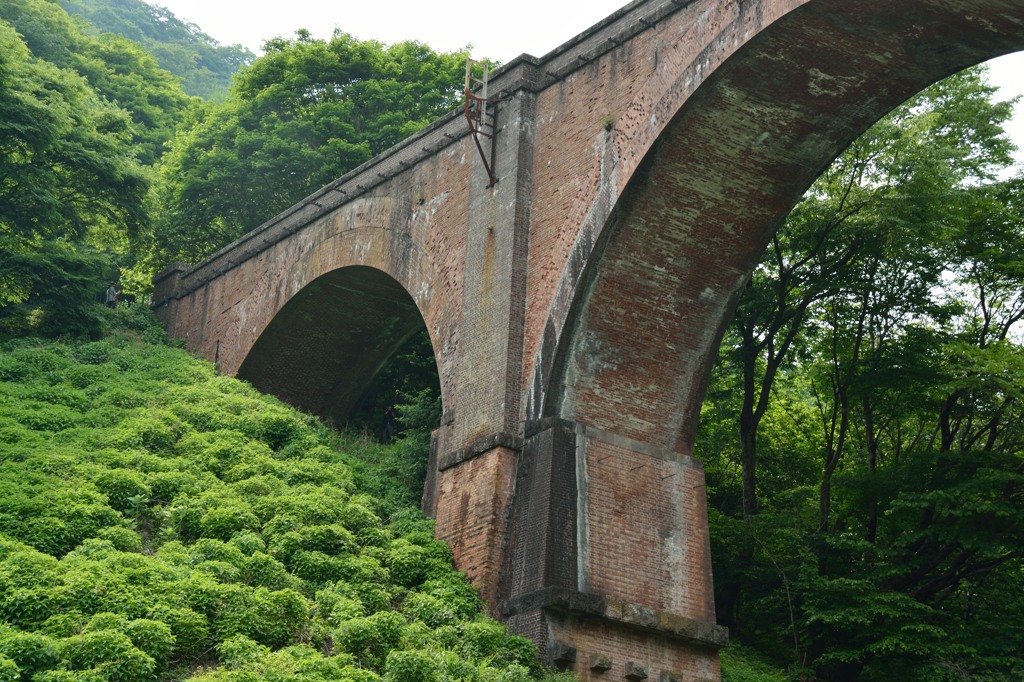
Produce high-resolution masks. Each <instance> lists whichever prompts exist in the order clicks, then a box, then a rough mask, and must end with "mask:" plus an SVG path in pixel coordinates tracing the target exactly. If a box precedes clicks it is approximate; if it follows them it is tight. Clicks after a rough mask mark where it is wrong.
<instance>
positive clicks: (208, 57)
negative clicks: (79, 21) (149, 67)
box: [60, 0, 256, 102]
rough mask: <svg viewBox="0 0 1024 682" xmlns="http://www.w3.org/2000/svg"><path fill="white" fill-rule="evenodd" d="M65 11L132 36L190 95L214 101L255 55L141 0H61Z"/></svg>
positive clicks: (95, 27)
mask: <svg viewBox="0 0 1024 682" xmlns="http://www.w3.org/2000/svg"><path fill="white" fill-rule="evenodd" d="M60 5H61V7H63V8H64V9H65V10H66V11H67V12H69V13H70V14H72V15H73V16H74V15H78V16H80V17H82V18H83V19H84V20H85V21H86V22H87V23H88V25H89V26H90V27H91V29H92V30H90V31H88V32H90V33H110V34H113V35H119V36H123V37H125V38H127V39H128V40H132V41H135V42H136V43H138V44H140V45H141V46H142V47H144V48H145V49H146V51H147V52H149V53H150V54H151V55H153V57H154V58H155V59H156V61H157V63H158V64H159V65H160V67H161V68H163V69H166V70H167V71H170V72H171V73H173V74H174V75H175V76H177V77H178V78H180V79H181V86H182V89H183V90H184V91H185V92H186V93H188V94H189V95H193V96H195V97H202V98H203V99H205V100H208V101H212V102H219V101H221V100H223V99H224V98H225V97H227V94H228V88H229V87H230V86H231V78H232V77H233V76H234V75H235V74H236V73H238V71H239V70H240V69H241V68H242V67H244V66H246V65H248V64H251V63H252V61H253V60H254V59H255V58H256V55H254V54H253V53H252V52H251V51H249V50H248V49H247V48H244V47H242V46H241V45H221V44H219V43H218V42H217V41H216V40H214V39H213V38H211V37H210V36H208V35H206V34H205V33H203V31H202V30H201V29H200V28H199V27H198V26H196V25H195V24H190V23H187V22H185V21H182V20H181V19H179V18H178V17H176V16H174V14H173V13H171V12H170V11H168V10H167V9H166V8H164V7H160V6H156V5H150V4H148V3H145V2H143V1H142V0H61V3H60Z"/></svg>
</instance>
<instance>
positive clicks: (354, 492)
mask: <svg viewBox="0 0 1024 682" xmlns="http://www.w3.org/2000/svg"><path fill="white" fill-rule="evenodd" d="M112 315H113V316H114V318H115V321H119V323H120V324H121V325H127V326H128V327H131V328H134V331H129V330H128V329H127V328H126V327H124V326H122V328H121V329H120V331H118V332H116V333H114V334H113V335H110V336H108V337H105V338H103V339H102V340H99V341H82V342H67V343H63V342H44V341H39V340H33V339H24V340H20V341H7V342H5V343H3V345H2V346H0V463H2V466H0V680H4V681H7V680H19V679H20V680H29V679H31V680H36V681H39V682H63V681H71V680H77V681H83V682H84V681H87V680H88V681H93V680H119V681H122V682H123V681H129V680H163V679H182V678H186V677H190V678H191V679H196V680H206V681H212V680H268V679H270V680H273V679H289V680H310V681H313V680H351V681H359V682H370V681H372V680H380V679H385V680H395V681H396V682H397V681H399V680H400V681H402V682H416V681H418V680H424V681H426V680H438V681H442V680H467V681H480V682H499V681H500V682H520V681H522V682H525V681H526V680H528V679H535V678H536V677H538V676H541V675H542V674H543V673H542V671H541V670H540V669H539V668H538V667H537V663H536V650H535V648H534V646H533V644H531V643H530V642H528V641H527V640H525V639H522V638H519V637H512V636H509V635H508V634H507V633H506V631H505V629H504V628H503V627H502V626H501V625H499V624H498V623H496V622H494V621H493V620H490V619H489V618H487V617H485V616H483V615H482V613H481V603H480V601H479V600H478V598H477V596H476V593H475V591H474V590H473V588H472V587H471V586H470V585H469V584H468V583H467V581H466V580H465V578H464V576H463V575H462V574H460V573H457V572H455V571H454V570H453V568H452V564H451V553H450V550H449V549H448V547H447V545H445V544H444V543H442V542H439V541H436V540H434V539H433V533H432V522H430V521H428V520H426V519H424V518H423V517H422V516H421V515H420V514H419V512H418V511H417V510H416V509H415V508H413V507H409V506H402V504H401V498H402V495H401V494H398V495H396V496H392V501H387V500H384V499H382V498H379V497H373V496H370V495H368V494H365V493H364V492H362V490H363V489H365V488H367V487H369V488H376V489H379V490H383V489H387V488H388V487H390V486H392V485H393V486H395V487H401V484H400V483H398V482H392V481H391V480H387V479H382V478H381V477H382V476H385V474H381V473H380V471H381V467H376V462H377V461H380V462H382V464H383V466H382V468H383V469H385V470H386V469H387V468H388V463H389V458H390V461H391V463H393V462H394V461H395V460H394V458H395V457H401V453H400V451H401V448H402V444H399V445H396V446H393V447H391V448H385V447H381V446H377V447H376V448H375V449H370V450H369V451H368V453H364V455H363V456H364V457H367V456H370V457H372V458H373V460H374V461H371V462H369V463H367V462H360V461H358V460H357V459H356V456H355V455H354V454H353V453H354V452H355V449H357V444H356V442H355V441H345V440H343V439H340V438H339V437H338V436H336V435H334V434H332V433H331V432H329V431H328V430H326V429H325V428H324V427H323V426H321V425H320V424H319V423H317V422H316V421H315V420H313V419H312V418H310V417H307V416H305V415H303V414H301V413H299V412H297V411H295V410H293V409H291V408H289V407H287V406H285V405H283V404H281V403H280V402H279V401H277V400H275V399H272V398H269V397H266V396H262V395H260V394H258V393H257V392H256V391H254V390H253V389H252V388H250V387H249V386H248V385H246V384H244V383H241V382H239V381H235V380H233V379H228V378H224V377H220V376H218V375H217V374H216V372H215V371H214V368H213V367H212V366H211V365H209V364H208V363H205V362H202V361H199V360H196V359H194V358H192V357H190V356H189V355H188V354H186V353H184V352H183V351H181V350H178V349H175V348H172V347H170V346H168V345H166V344H164V343H161V342H160V341H161V338H162V331H161V330H160V329H159V327H157V326H156V325H155V323H154V322H153V321H152V320H151V318H150V317H149V316H148V311H144V310H142V309H141V307H135V308H131V307H122V308H120V309H118V310H117V311H116V312H115V313H113V314H112ZM354 448H355V449H354ZM375 477H377V479H376V480H373V479H374V478H375ZM394 500H399V502H397V503H396V502H395V501H394Z"/></svg>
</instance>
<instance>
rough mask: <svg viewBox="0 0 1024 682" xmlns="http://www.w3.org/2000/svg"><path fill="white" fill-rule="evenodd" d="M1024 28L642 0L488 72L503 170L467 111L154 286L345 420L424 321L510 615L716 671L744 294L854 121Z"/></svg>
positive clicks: (283, 382) (468, 496)
mask: <svg viewBox="0 0 1024 682" xmlns="http://www.w3.org/2000/svg"><path fill="white" fill-rule="evenodd" d="M538 20H543V18H542V17H538ZM1022 48H1024V0H958V1H956V2H954V1H952V0H898V1H897V0H637V1H636V2H633V3H632V4H630V5H628V6H626V7H624V8H622V9H621V10H619V11H618V12H616V13H615V14H613V15H611V16H609V17H608V18H606V19H605V20H604V21H602V22H601V23H599V24H597V25H596V26H594V27H593V28H592V29H590V30H589V31H587V32H585V33H583V34H581V35H580V36H577V37H576V38H574V39H572V40H571V41H569V42H568V43H566V44H564V45H563V46H562V47H560V48H558V49H556V50H555V51H553V52H551V53H550V54H548V55H547V56H546V57H544V58H543V59H536V58H534V57H531V56H529V55H523V56H521V57H519V58H517V59H515V60H513V61H512V62H511V63H509V64H508V65H506V66H505V67H503V68H502V69H501V70H500V71H499V72H498V73H497V74H495V75H493V77H492V80H491V84H490V91H491V94H492V99H496V100H497V107H498V109H497V112H498V128H499V131H498V134H497V137H496V147H495V157H494V162H495V173H496V175H497V179H498V181H497V183H496V184H494V186H493V187H488V184H490V183H489V181H488V174H487V172H486V171H485V168H484V166H483V164H482V161H481V158H480V156H479V155H478V153H477V150H476V147H475V145H474V142H473V140H472V138H471V137H470V135H469V132H468V130H467V124H466V121H465V119H464V118H463V117H462V115H461V112H453V113H452V114H451V115H449V116H446V117H444V118H442V119H440V120H438V121H436V122H435V123H434V124H432V125H431V126H429V127H428V128H426V129H424V130H423V131H421V132H420V133H418V134H416V135H414V136H413V137H411V138H409V139H408V140H406V141H405V142H403V143H401V144H399V145H397V146H395V147H394V148H392V149H391V150H389V151H388V152H386V153H385V154H383V155H381V156H380V157H378V158H376V159H374V160H372V161H370V162H368V163H367V164H365V165H364V166H362V167H360V168H358V169H356V170H354V171H352V172H351V173H349V174H348V175H346V176H345V177H343V178H341V179H339V180H337V181H336V182H334V183H332V184H330V185H329V186H327V187H325V188H323V189H322V190H320V191H318V192H316V193H315V194H313V195H311V196H310V197H309V198H307V199H306V200H304V201H302V202H300V203H299V204H297V205H296V206H294V207H293V208H291V209H289V210H288V211H286V212H285V213H283V214H281V215H280V216H278V217H276V218H274V219H273V220H271V221H270V222H268V223H266V224H264V225H262V226H260V227H259V228H257V229H255V230H254V231H252V232H250V233H249V234H247V235H245V236H244V237H243V238H241V239H240V240H238V241H237V242H235V243H234V244H232V245H230V246H228V247H226V248H225V249H223V250H221V251H220V252H218V253H217V254H215V255H214V256H212V257H211V258H209V259H208V260H206V261H205V262H203V263H201V264H200V265H198V266H196V267H194V268H191V269H186V268H184V267H183V266H176V267H172V268H169V269H168V270H166V271H165V272H163V273H161V275H160V276H158V278H157V282H156V294H155V299H154V300H155V306H156V310H157V311H158V314H159V315H160V316H161V318H162V319H163V320H165V321H166V322H167V324H168V325H169V329H170V331H171V333H172V334H174V335H177V336H179V337H182V338H184V339H185V340H186V342H187V345H188V347H189V348H190V349H191V350H193V351H194V352H196V353H198V354H200V355H203V356H205V357H207V358H210V359H216V361H217V362H218V363H219V366H220V369H221V371H223V372H224V373H226V374H237V375H238V376H240V377H242V378H245V379H247V380H249V381H251V382H252V383H253V384H254V385H256V386H257V387H259V388H261V389H263V390H266V391H268V392H271V393H275V394H277V395H279V396H281V397H282V398H284V399H286V400H288V401H290V402H292V403H294V404H296V405H299V406H301V407H303V408H305V409H307V410H309V411H312V412H314V413H317V414H320V415H323V416H324V417H328V418H334V419H337V420H341V421H344V419H345V417H346V416H347V415H348V413H349V411H350V409H351V408H352V406H353V405H354V404H355V401H356V400H357V399H358V397H359V393H360V391H361V390H362V389H364V388H365V387H366V385H367V384H368V382H369V381H371V380H372V378H373V377H374V376H375V374H376V373H377V372H378V371H379V369H380V367H381V366H382V365H383V364H384V363H385V362H386V361H387V359H388V357H389V356H390V355H391V354H392V353H393V352H394V351H395V350H396V349H397V348H398V347H399V346H400V345H401V344H402V343H403V342H404V341H405V340H406V339H408V338H409V337H410V336H411V335H412V334H414V333H415V332H416V331H418V330H420V329H422V328H423V327H424V325H425V326H426V328H427V329H428V330H429V333H430V337H431V340H432V342H433V347H434V352H435V357H436V360H437V368H438V372H439V375H440V381H441V393H442V399H443V405H444V417H443V423H442V425H441V426H440V428H439V429H438V430H437V431H436V432H435V437H434V447H433V451H432V454H431V463H430V474H429V480H428V484H427V490H426V493H425V496H424V506H425V509H426V510H427V511H428V512H429V513H431V514H432V515H434V516H435V517H436V519H437V534H438V536H439V537H441V538H444V539H445V540H447V541H448V542H449V543H450V544H451V546H452V548H453V550H454V553H455V557H456V561H457V563H458V565H459V566H460V567H461V568H463V569H464V570H466V572H467V573H468V574H469V576H470V577H471V579H472V580H473V581H474V583H475V584H476V585H477V586H478V588H479V589H480V591H481V594H482V595H483V596H484V597H485V599H486V600H487V601H488V602H489V604H490V607H491V609H492V611H493V612H494V613H495V615H497V616H498V617H500V618H502V619H503V620H505V621H506V622H508V623H509V624H510V625H511V626H512V627H513V628H515V629H516V630H517V631H519V632H520V633H523V634H525V635H527V636H529V637H531V638H533V639H534V640H535V641H536V642H538V644H539V645H540V646H541V648H542V651H543V652H544V653H545V655H546V656H547V657H548V659H549V660H551V661H555V662H557V663H559V664H560V665H562V666H568V667H571V668H572V669H574V670H575V671H576V673H577V674H578V675H580V676H581V678H582V679H584V680H590V679H594V680H597V679H602V680H603V679H607V680H622V679H624V678H626V679H643V677H642V676H641V675H642V674H644V673H646V675H647V679H652V680H653V679H658V680H660V681H661V682H668V681H669V680H680V681H682V680H686V681H687V682H689V681H691V680H717V679H719V669H718V657H717V650H718V648H719V647H720V646H722V645H723V644H724V643H725V642H726V638H727V636H726V633H725V631H724V630H723V629H722V628H720V627H719V626H717V625H715V610H714V601H713V592H712V579H711V564H710V559H709V542H708V533H707V520H706V511H705V495H704V489H703V482H704V475H703V470H702V468H701V464H700V463H699V462H697V461H695V460H694V459H693V458H692V456H691V453H692V449H693V443H694V437H695V434H696V429H697V417H698V413H699V411H700V406H701V401H702V399H703V393H704V388H705V384H706V380H707V375H708V372H709V368H710V365H711V363H712V361H713V359H714V357H715V353H716V349H717V347H718V344H719V342H720V339H721V336H722V332H723V328H724V326H725V325H726V324H727V322H728V320H729V317H730V314H731V312H732V310H733V308H734V306H735V303H736V300H737V297H738V296H739V295H740V293H741V291H742V290H743V288H744V285H745V283H746V281H747V278H748V276H749V274H750V271H751V268H752V267H753V264H754V263H755V262H756V260H757V259H758V257H759V254H760V252H761V251H762V249H763V248H764V246H765V245H766V243H767V240H768V239H769V237H770V235H771V234H772V232H773V230H775V229H776V227H777V226H778V225H779V224H780V222H781V221H782V220H783V218H784V217H785V215H786V213H787V212H788V210H789V209H790V208H791V207H792V205H793V204H794V202H795V201H796V200H797V199H798V197H799V196H800V195H801V194H802V192H803V191H804V190H805V189H806V188H807V187H808V186H809V184H810V183H811V182H812V181H813V180H814V178H815V177H816V176H817V175H818V174H819V173H820V172H821V171H822V170H823V169H824V168H825V167H826V165H827V164H828V163H829V162H830V161H831V160H832V159H833V158H834V157H835V156H836V155H837V154H838V153H839V151H841V150H842V149H843V147H844V146H846V145H847V144H848V143H849V142H851V141H852V140H853V139H854V138H855V137H856V136H857V135H858V134H859V133H861V132H862V131H863V130H864V129H865V128H867V127H868V126H869V125H870V124H871V123H872V122H874V121H875V120H876V119H878V118H879V117H880V116H882V115H884V114H885V113H886V112H888V111H889V110H891V109H892V108H893V107H894V106H896V105H897V104H899V103H900V102H901V101H902V100H904V99H905V98H906V97H908V96H910V95H912V94H913V93H915V92H916V91H918V90H920V89H921V88H923V87H925V86H927V85H928V84H930V83H932V82H934V81H936V80H938V79H940V78H942V77H944V76H947V75H949V74H951V73H954V72H956V71H958V70H960V69H962V68H965V67H967V66H970V65H972V64H975V63H978V62H980V61H983V60H986V59H988V58H991V57H994V56H997V55H1000V54H1004V53H1007V52H1010V51H1013V50H1019V49H1022Z"/></svg>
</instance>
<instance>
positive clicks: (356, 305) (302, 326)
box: [238, 265, 426, 426]
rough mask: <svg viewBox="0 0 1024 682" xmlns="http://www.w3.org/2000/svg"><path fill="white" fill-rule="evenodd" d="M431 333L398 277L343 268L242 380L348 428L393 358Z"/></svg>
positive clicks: (244, 368) (288, 316) (298, 309)
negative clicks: (418, 335)
mask: <svg viewBox="0 0 1024 682" xmlns="http://www.w3.org/2000/svg"><path fill="white" fill-rule="evenodd" d="M425 329H426V324H425V323H424V321H423V317H422V316H421V314H420V311H419V309H418V308H417V306H416V303H415V301H414V300H413V298H412V297H411V296H410V295H409V293H408V292H407V291H406V290H405V288H404V287H403V286H402V285H401V284H400V283H399V282H398V281H396V280H395V279H393V278H392V277H391V276H390V275H388V274H387V273H385V272H383V271H381V270H378V269H376V268H372V267H368V266H362V265H358V266H348V267H343V268H339V269H337V270H333V271H331V272H329V273H327V274H324V275H321V276H320V277H318V278H317V279H315V280H313V281H312V282H310V283H309V284H307V285H306V286H305V287H304V288H303V289H302V290H301V291H299V292H298V293H297V294H296V295H295V296H293V297H292V299H291V300H289V301H288V303H287V304H285V305H284V307H282V308H281V310H280V311H279V312H278V313H277V314H276V315H275V316H274V319H273V320H272V321H271V322H270V324H268V325H267V327H266V329H264V330H263V333H262V334H260V336H259V338H258V339H257V340H256V343H255V344H253V347H252V348H251V349H250V351H249V353H248V355H247V356H246V358H245V360H244V361H243V362H242V365H241V367H240V368H239V370H238V378H240V379H244V380H246V381H248V382H249V383H251V384H252V385H253V386H254V387H256V388H257V389H259V390H260V391H263V392H265V393H270V394H272V395H275V396H277V397H279V398H281V399H282V400H284V401H286V402H288V403H290V404H292V405H294V406H296V407H299V408H300V409H303V410H305V411H306V412H310V413H312V414H315V415H317V416H319V417H321V418H323V419H326V420H328V421H329V422H331V423H333V424H336V425H339V426H341V425H344V424H346V423H347V422H348V419H349V417H350V415H351V414H352V412H353V410H354V409H355V408H356V407H357V405H358V404H359V402H360V400H361V399H362V398H363V395H364V393H365V392H366V391H367V390H368V389H369V388H370V387H372V385H373V384H374V380H375V379H376V378H377V376H378V375H379V374H380V372H381V370H382V369H383V368H384V367H385V365H386V364H387V362H388V359H389V358H391V356H392V355H394V353H395V352H396V351H398V350H399V349H401V348H402V346H403V345H405V343H406V342H407V341H409V339H411V338H412V337H413V336H414V335H416V333H417V332H420V331H423V330H425Z"/></svg>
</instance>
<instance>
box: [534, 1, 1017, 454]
mask: <svg viewBox="0 0 1024 682" xmlns="http://www.w3.org/2000/svg"><path fill="white" fill-rule="evenodd" d="M1020 49H1024V2H1020V1H1019V0H1015V1H1013V0H965V1H964V2H959V3H948V2H942V1H940V0H906V1H905V2H899V3H893V2H891V0H861V1H858V2H856V3H851V2H847V1H845V0H811V1H810V2H808V3H806V4H804V5H803V6H801V7H799V8H797V9H795V10H793V11H791V12H790V13H789V14H787V15H786V16H785V17H783V18H781V19H780V20H778V21H777V22H775V23H774V24H772V25H771V26H770V27H768V28H766V29H765V30H763V31H762V32H761V33H760V34H758V35H757V36H755V37H754V38H752V39H751V40H750V42H749V43H747V44H746V45H744V46H743V47H741V48H739V49H738V50H737V52H736V53H735V54H733V55H732V56H731V57H730V58H728V59H727V60H726V61H725V62H724V63H723V64H722V65H721V66H720V67H719V68H718V69H716V70H715V71H714V73H713V74H712V75H710V76H709V78H708V79H707V81H706V82H704V83H703V84H702V85H701V86H700V87H699V88H698V89H697V90H696V92H695V93H694V94H693V96H691V97H690V98H689V99H688V100H687V101H686V103H685V104H684V105H683V106H682V107H681V109H680V110H679V111H678V112H677V113H676V114H675V116H674V117H673V119H672V121H671V122H670V123H669V124H668V126H667V127H666V129H665V131H664V133H663V134H662V135H661V136H660V137H659V139H658V140H657V141H656V142H655V144H654V145H653V146H652V148H651V149H650V151H649V152H648V153H647V154H646V156H645V158H644V161H643V162H642V163H641V165H640V167H639V168H638V170H637V172H636V173H635V174H634V175H633V177H632V178H631V179H630V180H629V182H628V184H627V186H626V188H625V190H624V191H623V193H622V194H621V196H620V197H619V199H618V201H617V203H616V205H615V207H614V208H613V209H612V212H611V214H610V216H609V218H608V220H607V221H606V223H605V225H604V227H603V228H602V231H601V233H600V236H599V238H598V240H597V243H596V244H595V247H594V249H593V253H592V256H591V257H590V258H589V260H588V263H587V267H586V270H585V272H584V274H583V276H582V277H581V279H580V281H579V283H578V284H577V286H576V287H575V292H574V297H573V304H572V307H571V309H570V312H569V314H568V316H567V318H566V323H565V326H564V328H563V331H562V333H561V335H560V338H558V339H557V341H555V342H554V345H555V349H556V350H555V351H554V353H550V352H549V353H548V357H549V358H550V359H549V360H548V363H550V364H549V367H550V370H549V371H548V372H545V374H546V376H547V377H549V379H548V381H547V382H545V383H546V390H545V392H544V399H543V400H544V402H543V405H542V408H541V410H542V414H543V415H544V416H548V417H550V416H558V417H562V418H565V419H569V420H572V421H575V422H577V423H580V424H583V425H584V426H588V427H597V428H600V429H604V430H607V431H611V432H614V433H616V434H618V435H620V436H623V437H626V438H629V439H632V440H635V441H638V442H642V443H646V444H649V445H651V446H653V447H656V448H660V449H663V450H666V451H672V452H676V453H681V454H684V455H689V454H691V453H692V450H693V442H694V437H695V433H696V429H697V421H698V419H697V418H698V415H699V411H700V407H701V403H702V401H703V397H704V391H705V388H706V384H707V378H708V375H709V373H710V370H711V365H712V363H713V362H714V358H715V355H716V353H717V350H718V346H719V344H720V342H721V338H722V335H723V333H724V330H725V327H726V325H727V324H728V322H729V320H730V318H731V316H732V313H733V311H734V309H735V306H736V303H737V301H738V299H739V296H740V294H741V293H742V292H743V289H744V287H745V285H746V282H747V281H748V279H749V277H750V273H751V271H752V269H753V268H754V266H755V265H756V263H757V261H758V258H759V256H760V254H761V253H762V251H763V250H764V248H765V247H766V245H767V243H768V241H769V240H770V238H771V236H772V234H774V232H775V230H777V229H778V227H779V226H780V225H781V224H782V222H783V220H784V219H785V217H786V215H787V214H788V213H789V211H790V210H791V208H792V207H793V205H794V204H795V203H796V202H797V201H798V199H799V198H800V196H801V195H802V194H803V193H804V192H805V191H806V189H807V188H808V187H809V186H810V185H811V183H812V182H813V181H814V179H815V178H816V177H817V176H818V175H820V174H821V173H822V172H823V171H824V169H825V168H826V167H827V166H828V164H829V163H831V161H832V160H833V159H834V158H835V157H836V156H837V155H838V154H839V153H840V152H841V151H842V150H843V149H844V148H845V147H847V146H848V145H849V144H850V143H851V142H852V141H853V140H855V139H856V138H857V137H858V136H859V135H860V134H861V133H862V132H864V131H865V130H866V129H867V128H868V127H869V126H870V125H871V124H872V123H874V122H875V121H877V120H878V119H879V118H881V117H882V116H884V115H885V114H886V113H888V112H889V111H891V110H892V109H893V108H895V107H896V106H897V105H899V104H900V103H901V102H903V101H904V100H906V99H907V98H908V97H910V96H912V95H913V94H915V93H916V92H918V91H920V90H921V89H923V88H925V87H927V86H928V85H930V84H932V83H934V82H936V81H938V80H941V79H942V78H944V77H946V76H948V75H950V74H952V73H955V72H957V71H960V70H962V69H964V68H967V67H969V66H972V65H974V64H977V63H980V62H983V61H986V60H988V59H991V58H994V57H997V56H1000V55H1002V54H1006V53H1009V52H1013V51H1016V50H1020ZM554 327H557V325H551V324H549V329H552V328H554ZM551 341H554V340H553V339H552V340H549V342H548V343H546V344H545V345H546V346H547V348H551V346H552V343H551ZM544 352H545V351H543V350H542V355H543V354H544ZM543 364H544V363H543V359H541V360H540V361H539V362H538V366H542V365H543Z"/></svg>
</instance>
